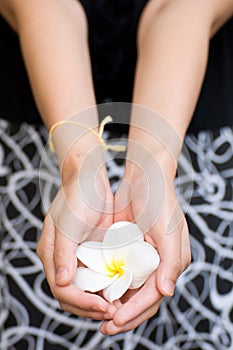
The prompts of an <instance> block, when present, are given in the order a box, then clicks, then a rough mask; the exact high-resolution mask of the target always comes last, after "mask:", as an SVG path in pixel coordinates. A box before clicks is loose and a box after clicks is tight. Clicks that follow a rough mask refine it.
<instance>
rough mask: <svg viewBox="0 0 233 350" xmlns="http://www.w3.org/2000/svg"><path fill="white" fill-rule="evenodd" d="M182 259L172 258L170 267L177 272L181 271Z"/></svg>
mask: <svg viewBox="0 0 233 350" xmlns="http://www.w3.org/2000/svg"><path fill="white" fill-rule="evenodd" d="M182 265H183V264H182V260H181V259H174V260H172V267H173V269H174V270H175V271H177V273H180V272H181V271H182Z"/></svg>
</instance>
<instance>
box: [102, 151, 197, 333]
mask: <svg viewBox="0 0 233 350" xmlns="http://www.w3.org/2000/svg"><path fill="white" fill-rule="evenodd" d="M141 148H142V147H139V149H138V152H136V154H137V161H135V158H134V159H131V160H130V159H128V160H127V164H126V171H125V175H124V179H123V181H122V183H121V185H120V188H119V190H118V192H117V193H116V196H115V209H114V210H115V214H114V221H120V220H127V221H132V222H135V223H137V224H138V226H139V227H140V228H141V230H142V232H143V233H144V234H145V240H146V241H148V242H150V243H151V244H152V245H153V246H154V247H155V248H156V249H157V250H158V253H159V255H160V264H159V267H158V269H157V270H156V271H155V272H154V273H152V274H151V276H150V277H149V279H148V280H147V281H146V283H145V284H144V285H143V286H142V287H141V288H140V289H139V290H129V291H128V292H127V293H126V294H125V295H124V296H123V297H122V298H121V300H117V301H116V302H115V306H116V307H117V311H116V313H115V315H114V317H113V319H112V320H108V321H105V322H103V324H102V325H101V328H100V330H101V331H102V333H104V334H116V333H120V332H125V331H128V330H131V329H133V328H135V327H137V326H138V325H140V324H141V323H142V322H143V321H145V320H147V319H149V318H150V317H152V316H153V315H154V314H155V313H156V312H157V311H158V308H159V306H160V304H161V302H162V300H163V297H164V296H172V295H173V293H174V289H175V284H176V281H177V279H178V277H179V276H180V274H181V273H182V272H183V271H184V270H185V269H186V268H187V266H188V265H189V263H190V259H191V254H190V243H189V233H188V227H187V223H186V220H185V217H184V215H183V212H182V210H181V208H180V206H179V204H178V201H177V197H176V193H175V189H174V177H175V170H176V169H175V168H174V166H173V165H171V164H172V162H170V161H169V160H168V159H166V157H163V156H161V157H160V156H158V157H155V156H154V155H153V154H152V153H151V152H149V151H148V150H145V149H144V150H142V149H141ZM144 258H146V257H143V256H141V257H139V259H141V261H142V263H143V259H144Z"/></svg>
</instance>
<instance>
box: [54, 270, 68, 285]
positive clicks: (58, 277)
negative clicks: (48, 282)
mask: <svg viewBox="0 0 233 350" xmlns="http://www.w3.org/2000/svg"><path fill="white" fill-rule="evenodd" d="M67 276H68V271H67V269H65V268H64V267H60V269H58V271H57V273H56V282H62V281H63V280H65V279H66V278H67Z"/></svg>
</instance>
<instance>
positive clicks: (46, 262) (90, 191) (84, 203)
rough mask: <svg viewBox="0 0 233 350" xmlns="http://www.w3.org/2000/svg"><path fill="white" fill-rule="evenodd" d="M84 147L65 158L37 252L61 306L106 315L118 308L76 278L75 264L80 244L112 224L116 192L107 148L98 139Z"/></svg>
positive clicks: (98, 237)
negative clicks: (106, 163) (105, 153)
mask: <svg viewBox="0 0 233 350" xmlns="http://www.w3.org/2000/svg"><path fill="white" fill-rule="evenodd" d="M94 137H95V136H94ZM74 148H75V147H74ZM80 149H82V150H83V151H80ZM84 149H85V148H84V147H83V145H80V144H79V147H76V150H73V151H71V156H69V155H68V156H67V157H66V158H65V161H64V162H63V166H62V169H61V173H62V186H61V188H60V190H59V191H58V193H57V195H56V197H55V199H54V201H53V203H52V205H51V207H50V209H49V211H48V213H47V215H46V218H45V221H44V227H43V231H42V235H41V238H40V240H39V243H38V248H37V253H38V255H39V257H40V259H41V261H42V263H43V266H44V271H45V274H46V277H47V280H48V283H49V286H50V288H51V291H52V294H53V295H54V297H55V298H56V299H57V300H58V301H59V303H60V305H61V307H62V309H64V310H65V311H68V312H71V313H73V314H76V315H79V316H82V317H87V318H92V319H97V320H106V319H111V318H112V317H113V314H114V312H115V307H114V306H113V305H111V304H109V303H108V302H107V301H105V300H104V299H103V298H102V297H101V296H99V295H96V294H90V293H86V292H84V291H82V290H80V289H78V288H77V287H76V286H75V285H74V284H73V283H72V280H73V278H74V274H75V272H76V268H77V257H76V249H77V245H78V244H79V243H81V242H82V241H84V240H95V241H97V240H102V237H103V234H104V232H105V231H106V229H107V228H108V227H109V226H110V225H111V224H112V223H113V218H112V216H113V214H112V213H113V194H112V191H111V189H110V185H109V181H108V178H107V172H106V169H105V166H104V160H103V151H102V149H101V146H100V145H99V144H98V142H97V145H96V146H95V147H93V148H92V149H89V151H88V152H86V151H84Z"/></svg>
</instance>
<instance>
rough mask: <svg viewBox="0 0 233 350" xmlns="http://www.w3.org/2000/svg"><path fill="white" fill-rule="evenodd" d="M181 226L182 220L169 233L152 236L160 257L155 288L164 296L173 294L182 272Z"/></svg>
mask: <svg viewBox="0 0 233 350" xmlns="http://www.w3.org/2000/svg"><path fill="white" fill-rule="evenodd" d="M183 225H184V220H183V221H182V222H180V223H179V224H178V226H177V227H176V228H175V230H173V231H172V232H170V233H166V232H159V233H157V234H154V236H156V243H157V246H158V250H159V255H160V264H159V267H158V269H157V288H158V290H159V291H160V293H161V294H163V295H164V296H172V295H173V294H174V289H175V284H176V281H177V278H178V277H179V275H180V273H181V271H182V256H181V245H182V240H181V231H182V230H183Z"/></svg>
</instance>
